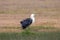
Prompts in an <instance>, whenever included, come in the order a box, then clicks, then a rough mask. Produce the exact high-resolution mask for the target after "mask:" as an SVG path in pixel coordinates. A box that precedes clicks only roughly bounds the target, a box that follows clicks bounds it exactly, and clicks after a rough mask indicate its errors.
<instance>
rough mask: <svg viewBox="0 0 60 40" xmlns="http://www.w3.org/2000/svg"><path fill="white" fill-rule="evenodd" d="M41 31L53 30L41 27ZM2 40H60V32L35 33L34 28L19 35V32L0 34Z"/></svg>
mask: <svg viewBox="0 0 60 40" xmlns="http://www.w3.org/2000/svg"><path fill="white" fill-rule="evenodd" d="M35 28H36V27H35ZM38 28H39V27H38ZM40 29H47V30H48V29H53V28H50V27H42V26H41V27H40ZM34 30H35V29H34ZM0 40H60V31H50V32H49V31H48V32H47V31H40V32H38V31H33V28H32V29H31V28H28V29H26V30H24V31H22V32H18V33H17V32H13V33H12V32H10V33H0Z"/></svg>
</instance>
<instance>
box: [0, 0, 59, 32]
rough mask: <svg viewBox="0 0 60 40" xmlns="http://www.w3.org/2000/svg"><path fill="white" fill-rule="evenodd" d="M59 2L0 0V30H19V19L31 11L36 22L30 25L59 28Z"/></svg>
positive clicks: (49, 0) (28, 14)
mask: <svg viewBox="0 0 60 40" xmlns="http://www.w3.org/2000/svg"><path fill="white" fill-rule="evenodd" d="M59 4H60V1H59V0H23V1H22V0H5V1H3V0H0V30H2V31H0V32H5V31H13V30H14V31H19V30H20V28H21V24H20V21H21V20H23V19H25V18H28V17H29V16H30V14H32V13H34V14H35V18H36V22H35V23H33V24H32V25H31V26H44V27H56V28H60V5H59ZM5 28H6V29H5ZM8 28H9V29H8ZM13 28H15V29H13ZM17 28H18V29H17Z"/></svg>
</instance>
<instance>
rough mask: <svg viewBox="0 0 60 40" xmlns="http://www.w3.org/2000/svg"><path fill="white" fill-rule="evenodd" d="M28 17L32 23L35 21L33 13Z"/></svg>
mask: <svg viewBox="0 0 60 40" xmlns="http://www.w3.org/2000/svg"><path fill="white" fill-rule="evenodd" d="M30 18H31V19H32V23H34V22H35V18H34V14H31V16H30Z"/></svg>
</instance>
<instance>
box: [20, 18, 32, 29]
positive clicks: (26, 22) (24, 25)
mask: <svg viewBox="0 0 60 40" xmlns="http://www.w3.org/2000/svg"><path fill="white" fill-rule="evenodd" d="M20 23H21V25H22V27H23V28H26V27H28V26H29V25H30V24H31V23H32V19H30V18H27V19H25V20H23V21H21V22H20Z"/></svg>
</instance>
